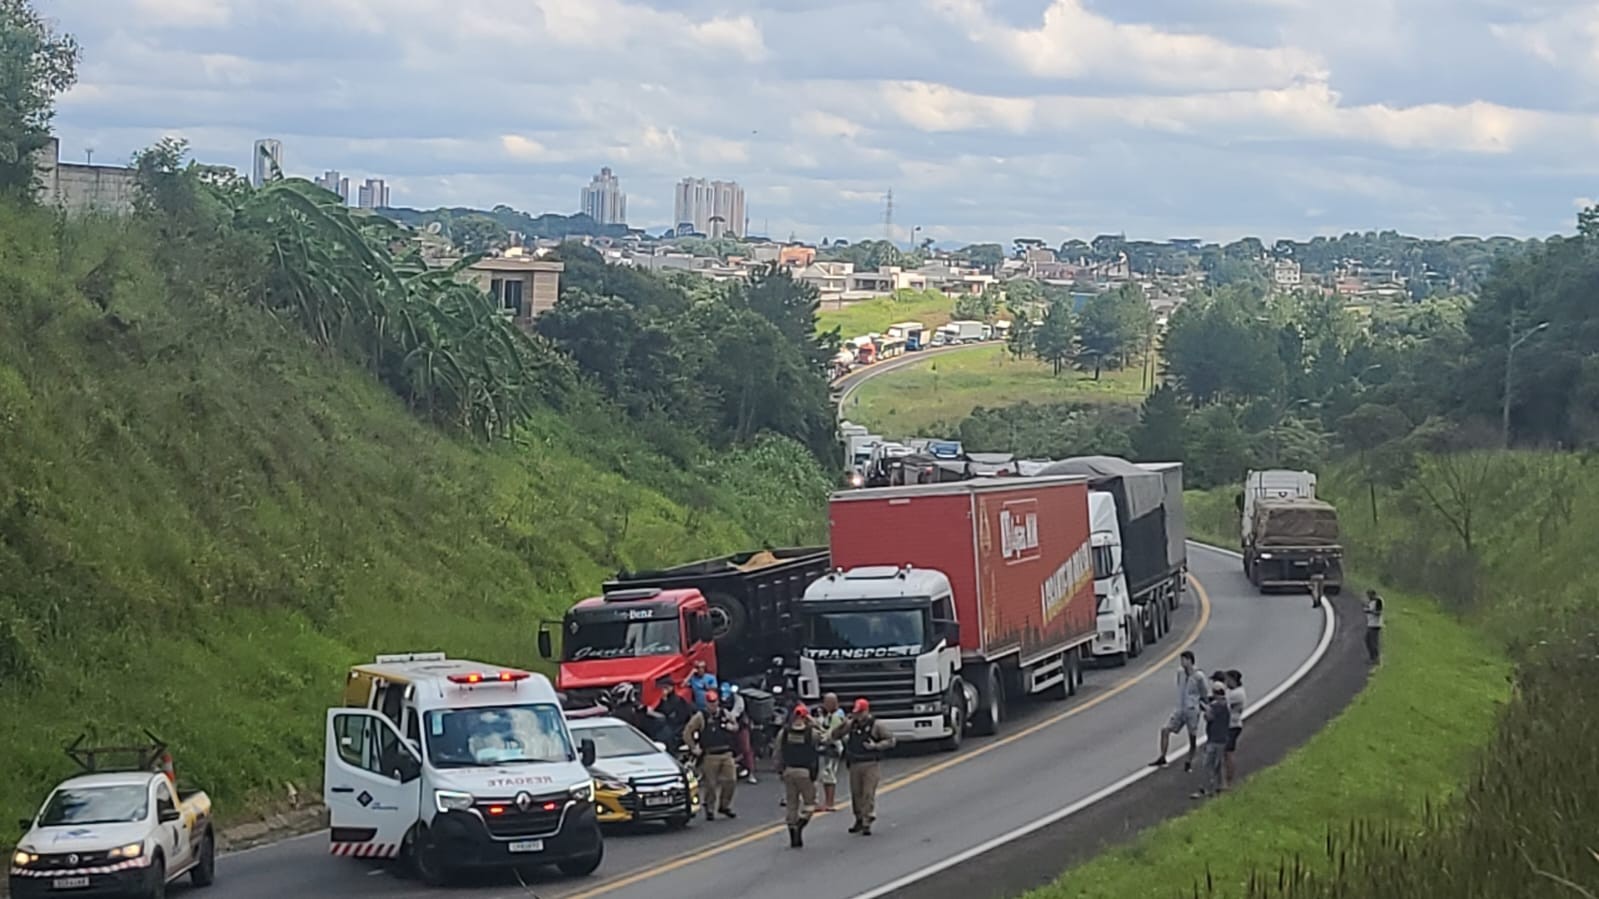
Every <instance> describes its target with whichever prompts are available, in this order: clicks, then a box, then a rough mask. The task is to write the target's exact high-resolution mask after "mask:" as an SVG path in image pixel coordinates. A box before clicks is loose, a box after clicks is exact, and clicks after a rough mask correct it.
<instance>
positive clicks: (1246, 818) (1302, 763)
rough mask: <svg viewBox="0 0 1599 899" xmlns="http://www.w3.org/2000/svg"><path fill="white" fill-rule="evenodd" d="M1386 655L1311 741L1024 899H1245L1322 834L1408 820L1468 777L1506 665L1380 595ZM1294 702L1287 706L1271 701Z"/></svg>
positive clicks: (1477, 640)
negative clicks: (1210, 896) (1259, 876)
mask: <svg viewBox="0 0 1599 899" xmlns="http://www.w3.org/2000/svg"><path fill="white" fill-rule="evenodd" d="M1386 598H1387V599H1388V615H1387V625H1388V627H1387V632H1388V633H1387V635H1386V637H1385V645H1384V655H1385V658H1386V661H1385V662H1384V664H1383V665H1382V666H1381V667H1380V668H1379V669H1378V670H1377V671H1376V672H1375V674H1374V675H1373V677H1372V679H1371V682H1370V683H1369V684H1368V685H1367V687H1366V689H1365V690H1364V691H1363V692H1362V693H1361V694H1360V695H1359V696H1357V697H1356V698H1355V700H1354V702H1353V703H1351V704H1350V705H1349V706H1348V707H1347V708H1346V709H1345V710H1344V711H1343V712H1342V713H1341V714H1340V715H1339V716H1338V717H1337V719H1335V720H1334V721H1333V722H1332V723H1331V724H1330V725H1329V726H1328V727H1327V728H1326V729H1325V730H1323V731H1322V732H1321V733H1320V734H1318V735H1317V736H1316V737H1315V738H1314V739H1313V740H1312V741H1311V742H1310V743H1308V744H1306V745H1305V746H1302V747H1300V748H1299V749H1297V750H1295V751H1294V752H1292V753H1290V754H1289V755H1288V757H1286V758H1285V759H1283V760H1282V761H1281V762H1280V763H1278V764H1277V765H1275V766H1274V767H1272V768H1269V769H1267V770H1265V771H1261V772H1259V773H1257V774H1255V775H1254V776H1252V777H1249V778H1248V779H1246V780H1245V781H1244V782H1243V783H1242V784H1241V785H1240V786H1239V788H1238V789H1237V790H1236V791H1234V792H1233V793H1231V794H1230V795H1227V796H1225V797H1223V798H1222V799H1220V800H1216V801H1213V802H1210V803H1207V804H1206V805H1204V806H1202V807H1200V808H1198V809H1196V810H1195V811H1193V812H1191V813H1189V814H1187V815H1184V816H1183V817H1181V818H1177V819H1174V820H1171V821H1168V822H1166V823H1164V824H1160V825H1157V826H1156V827H1154V828H1151V829H1150V830H1148V831H1146V832H1144V833H1143V834H1141V835H1140V836H1139V837H1138V838H1137V839H1136V840H1134V841H1133V842H1132V843H1131V844H1130V845H1128V846H1126V847H1124V848H1120V849H1116V850H1112V851H1111V852H1109V853H1106V854H1104V855H1102V856H1100V857H1098V858H1096V859H1094V860H1093V861H1090V862H1088V863H1086V864H1084V865H1081V866H1079V867H1077V868H1073V869H1071V870H1069V871H1067V872H1066V873H1065V874H1064V875H1063V876H1062V877H1061V878H1060V880H1058V881H1057V882H1056V883H1055V884H1054V885H1052V886H1050V887H1047V888H1044V889H1041V890H1036V891H1034V892H1032V893H1029V894H1028V896H1029V897H1030V899H1089V897H1095V899H1098V897H1106V899H1109V897H1117V899H1119V897H1126V896H1140V897H1151V899H1158V897H1174V899H1175V897H1179V896H1188V895H1190V891H1191V889H1192V888H1193V887H1194V886H1195V885H1196V884H1197V885H1198V886H1199V888H1200V890H1201V891H1203V890H1204V884H1205V880H1206V876H1207V873H1208V875H1209V877H1210V878H1211V879H1212V882H1213V883H1214V887H1215V895H1217V896H1236V895H1240V894H1242V893H1243V892H1244V889H1245V887H1246V886H1247V884H1248V880H1249V875H1250V872H1251V871H1252V870H1255V869H1258V868H1263V869H1268V870H1271V871H1273V872H1274V871H1275V869H1276V864H1277V861H1278V860H1279V859H1284V858H1290V859H1291V858H1293V857H1296V856H1297V857H1301V858H1304V859H1307V860H1309V861H1311V862H1312V863H1314V862H1315V861H1316V860H1317V859H1321V858H1323V857H1324V849H1323V847H1324V845H1325V842H1326V838H1327V831H1328V828H1329V827H1331V828H1332V829H1334V830H1341V829H1342V828H1343V827H1344V826H1345V825H1346V823H1347V822H1349V821H1351V820H1354V819H1364V820H1367V821H1379V822H1381V821H1391V822H1407V823H1408V822H1413V821H1415V820H1417V819H1418V818H1419V817H1420V815H1421V814H1422V811H1423V808H1424V806H1425V805H1426V804H1427V803H1428V802H1436V801H1437V800H1438V799H1439V798H1440V797H1443V796H1446V795H1448V794H1450V793H1452V792H1453V791H1454V790H1455V789H1456V787H1457V785H1458V784H1460V783H1462V782H1463V781H1464V780H1465V778H1466V777H1467V776H1468V775H1469V774H1470V772H1471V770H1472V763H1473V760H1474V758H1475V756H1476V752H1477V750H1478V749H1479V748H1480V747H1481V746H1482V745H1483V744H1484V743H1486V742H1487V741H1488V739H1489V738H1490V737H1491V735H1492V733H1493V728H1494V721H1495V715H1496V713H1497V711H1498V709H1499V707H1500V705H1501V704H1502V703H1503V702H1504V701H1505V699H1506V697H1507V696H1508V694H1509V685H1508V684H1507V682H1506V675H1507V674H1508V673H1509V670H1510V668H1509V664H1508V662H1507V661H1506V659H1505V658H1504V656H1503V654H1502V653H1500V652H1499V651H1498V650H1497V649H1496V648H1495V647H1494V646H1493V644H1492V643H1491V642H1490V641H1489V640H1488V639H1487V638H1485V637H1483V636H1481V635H1480V634H1479V633H1478V632H1476V631H1475V630H1473V629H1471V628H1468V627H1466V626H1463V625H1462V624H1460V623H1459V622H1458V621H1457V620H1455V619H1454V618H1453V617H1451V616H1450V615H1449V614H1448V613H1446V612H1444V611H1443V610H1442V609H1440V608H1439V606H1438V605H1437V603H1435V602H1433V601H1431V600H1428V599H1425V598H1422V597H1419V596H1413V595H1408V594H1398V593H1392V592H1390V593H1387V594H1386ZM1280 701H1282V702H1292V701H1293V699H1292V697H1291V696H1290V697H1288V698H1285V699H1283V700H1280Z"/></svg>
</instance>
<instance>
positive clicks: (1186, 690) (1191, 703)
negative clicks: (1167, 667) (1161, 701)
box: [1149, 649, 1205, 771]
mask: <svg viewBox="0 0 1599 899" xmlns="http://www.w3.org/2000/svg"><path fill="white" fill-rule="evenodd" d="M1179 666H1180V667H1179V669H1178V671H1177V708H1176V709H1175V710H1173V711H1172V714H1171V720H1169V721H1167V722H1166V725H1165V726H1164V727H1162V728H1161V729H1160V755H1159V756H1157V757H1156V759H1155V760H1154V761H1153V762H1150V763H1149V766H1150V767H1151V768H1159V767H1161V766H1163V765H1165V764H1166V752H1167V751H1168V750H1169V749H1170V747H1171V735H1172V734H1174V733H1176V732H1178V731H1180V730H1184V729H1187V731H1188V755H1187V757H1186V758H1184V759H1183V770H1184V771H1192V770H1194V751H1195V746H1196V745H1197V744H1198V741H1199V728H1200V720H1199V715H1200V706H1202V705H1203V704H1204V701H1205V672H1203V671H1200V670H1199V668H1198V667H1197V666H1196V665H1195V664H1194V654H1193V652H1192V651H1190V650H1186V649H1185V650H1183V654H1182V658H1181V660H1180V661H1179Z"/></svg>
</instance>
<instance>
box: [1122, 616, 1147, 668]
mask: <svg viewBox="0 0 1599 899" xmlns="http://www.w3.org/2000/svg"><path fill="white" fill-rule="evenodd" d="M1123 628H1124V629H1125V630H1126V633H1127V658H1129V659H1136V658H1138V657H1139V656H1141V655H1143V654H1144V626H1143V625H1142V624H1140V623H1139V622H1137V621H1134V620H1133V619H1131V618H1127V619H1125V622H1124V624H1123Z"/></svg>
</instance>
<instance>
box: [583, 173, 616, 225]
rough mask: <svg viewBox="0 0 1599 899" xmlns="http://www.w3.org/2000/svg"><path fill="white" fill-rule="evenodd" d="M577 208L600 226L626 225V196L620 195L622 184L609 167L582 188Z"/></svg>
mask: <svg viewBox="0 0 1599 899" xmlns="http://www.w3.org/2000/svg"><path fill="white" fill-rule="evenodd" d="M579 208H581V209H582V211H583V214H584V215H587V216H588V217H589V218H591V219H593V220H594V221H596V222H599V223H600V224H602V225H625V224H627V194H625V193H622V182H621V181H619V180H618V179H617V177H616V175H614V174H612V173H611V169H610V167H609V166H607V167H605V168H602V169H600V173H599V174H598V175H595V176H594V180H593V181H590V182H589V186H588V187H585V188H583V196H582V198H581V206H580V207H579Z"/></svg>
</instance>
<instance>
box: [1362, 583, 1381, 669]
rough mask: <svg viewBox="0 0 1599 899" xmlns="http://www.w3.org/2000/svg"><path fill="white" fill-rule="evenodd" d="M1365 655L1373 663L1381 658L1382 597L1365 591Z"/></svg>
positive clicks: (1370, 591)
mask: <svg viewBox="0 0 1599 899" xmlns="http://www.w3.org/2000/svg"><path fill="white" fill-rule="evenodd" d="M1366 656H1367V658H1368V661H1369V662H1370V663H1371V664H1373V665H1375V664H1377V663H1378V662H1379V661H1381V660H1382V597H1381V596H1378V595H1377V591H1376V590H1367V591H1366Z"/></svg>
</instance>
